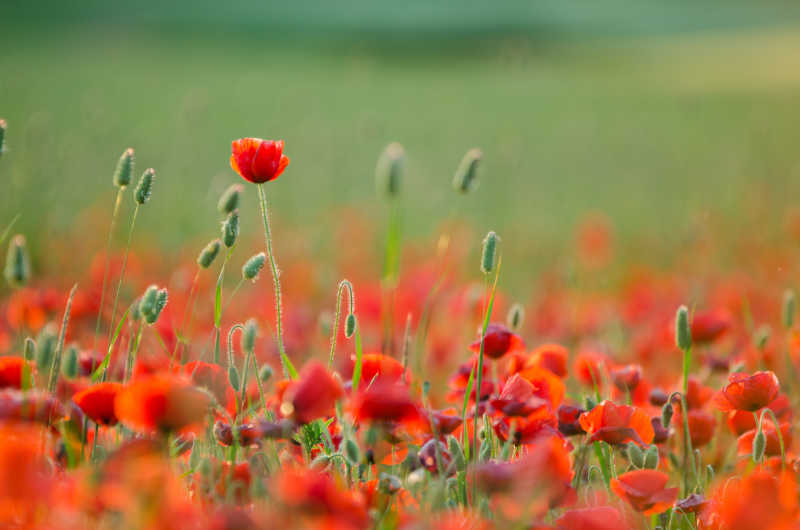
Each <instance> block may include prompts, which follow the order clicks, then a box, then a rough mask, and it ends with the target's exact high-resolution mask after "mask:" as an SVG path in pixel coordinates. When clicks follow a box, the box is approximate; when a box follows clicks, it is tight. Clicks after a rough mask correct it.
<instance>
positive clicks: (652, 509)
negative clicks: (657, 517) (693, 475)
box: [611, 469, 678, 515]
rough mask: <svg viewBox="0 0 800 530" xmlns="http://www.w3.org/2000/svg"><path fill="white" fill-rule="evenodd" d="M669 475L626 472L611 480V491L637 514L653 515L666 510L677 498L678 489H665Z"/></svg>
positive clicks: (652, 472)
mask: <svg viewBox="0 0 800 530" xmlns="http://www.w3.org/2000/svg"><path fill="white" fill-rule="evenodd" d="M668 480H669V475H667V474H666V473H662V472H661V471H655V470H653V469H638V470H636V471H628V472H627V473H623V474H622V475H620V476H619V477H617V478H615V479H611V491H613V492H614V493H616V494H617V495H618V496H619V497H620V498H621V499H623V500H625V501H626V502H627V503H628V504H630V505H631V507H632V508H633V509H634V510H636V511H637V512H643V513H644V514H645V515H653V514H657V513H662V512H664V511H666V510H668V509H669V508H670V507H671V506H672V505H673V504H674V503H675V500H676V499H677V498H678V488H666V487H665V486H666V485H667V481H668Z"/></svg>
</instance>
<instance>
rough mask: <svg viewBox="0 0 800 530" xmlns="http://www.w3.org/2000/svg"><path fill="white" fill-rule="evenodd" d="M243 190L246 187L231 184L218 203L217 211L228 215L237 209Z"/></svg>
mask: <svg viewBox="0 0 800 530" xmlns="http://www.w3.org/2000/svg"><path fill="white" fill-rule="evenodd" d="M243 190H244V186H242V185H241V184H231V185H230V186H229V187H228V189H227V190H225V191H224V192H223V194H222V195H221V196H220V198H219V202H218V203H217V210H219V213H221V214H222V215H228V214H229V213H231V212H232V211H234V210H235V209H237V208H238V207H239V199H240V198H241V195H242V191H243Z"/></svg>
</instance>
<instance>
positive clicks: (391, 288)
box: [381, 201, 400, 355]
mask: <svg viewBox="0 0 800 530" xmlns="http://www.w3.org/2000/svg"><path fill="white" fill-rule="evenodd" d="M399 260H400V213H399V208H398V206H397V204H396V202H395V201H391V203H390V205H389V221H388V225H387V228H386V246H385V249H384V257H383V278H382V280H381V287H382V288H383V304H384V311H383V312H382V315H381V319H382V329H383V340H382V341H381V342H382V344H383V351H384V352H387V354H388V355H392V353H393V352H394V301H395V293H396V291H397V275H398V269H399V265H398V263H399Z"/></svg>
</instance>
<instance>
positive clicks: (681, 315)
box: [675, 305, 692, 351]
mask: <svg viewBox="0 0 800 530" xmlns="http://www.w3.org/2000/svg"><path fill="white" fill-rule="evenodd" d="M675 344H677V345H678V348H680V349H681V350H683V351H687V350H688V349H689V348H691V347H692V330H691V328H690V327H689V310H688V309H687V308H686V306H685V305H682V306H680V307H679V308H678V312H677V313H676V314H675Z"/></svg>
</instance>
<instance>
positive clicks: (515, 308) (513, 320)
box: [506, 304, 525, 331]
mask: <svg viewBox="0 0 800 530" xmlns="http://www.w3.org/2000/svg"><path fill="white" fill-rule="evenodd" d="M506 321H507V322H508V327H509V328H511V331H519V330H520V328H521V327H522V323H523V322H524V321H525V308H524V307H522V304H514V305H512V306H511V308H510V309H509V310H508V316H507V317H506Z"/></svg>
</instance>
